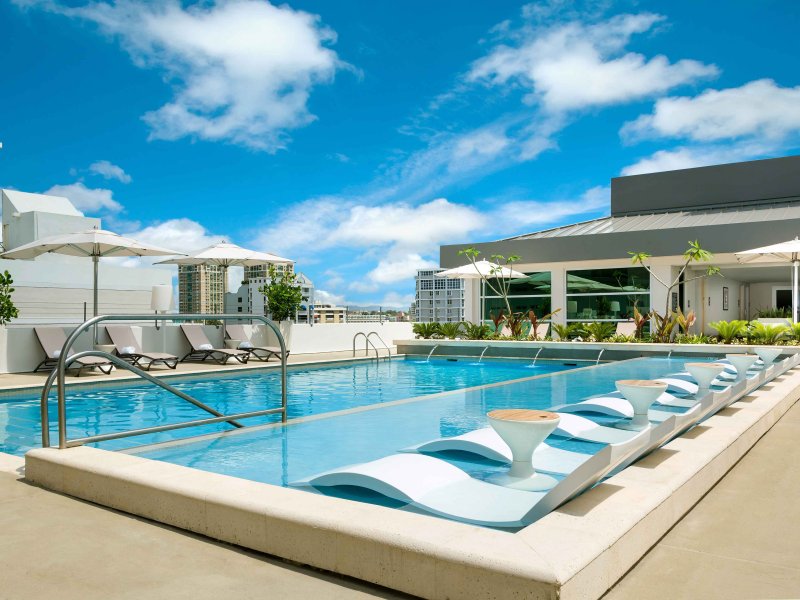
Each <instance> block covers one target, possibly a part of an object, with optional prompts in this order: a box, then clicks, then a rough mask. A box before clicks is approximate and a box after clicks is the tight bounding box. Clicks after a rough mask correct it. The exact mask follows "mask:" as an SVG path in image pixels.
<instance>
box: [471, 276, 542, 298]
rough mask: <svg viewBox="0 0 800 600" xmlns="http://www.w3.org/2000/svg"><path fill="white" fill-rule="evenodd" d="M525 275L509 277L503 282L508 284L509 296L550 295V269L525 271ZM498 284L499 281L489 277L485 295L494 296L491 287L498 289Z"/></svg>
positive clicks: (499, 283)
mask: <svg viewBox="0 0 800 600" xmlns="http://www.w3.org/2000/svg"><path fill="white" fill-rule="evenodd" d="M525 275H526V277H525V279H511V280H506V281H505V282H503V283H504V284H505V285H508V295H509V296H539V295H546V296H549V295H550V291H551V287H550V286H551V281H550V277H551V276H550V271H544V272H541V273H525ZM500 285H501V282H500V281H498V280H497V279H489V281H488V282H487V284H486V295H487V296H496V295H497V294H496V293H495V292H493V291H492V288H494V289H495V290H500ZM490 286H491V287H490Z"/></svg>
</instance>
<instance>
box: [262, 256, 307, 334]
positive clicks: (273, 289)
mask: <svg viewBox="0 0 800 600" xmlns="http://www.w3.org/2000/svg"><path fill="white" fill-rule="evenodd" d="M258 291H259V292H261V293H262V294H264V300H265V302H264V310H265V311H266V312H267V313H268V314H269V317H270V319H272V320H273V321H277V322H278V327H280V330H281V333H282V334H283V337H284V338H286V343H287V345H288V344H289V338H290V336H291V323H290V321H289V319H291V317H292V316H293V315H295V314H296V313H297V310H298V309H299V308H300V305H301V303H302V302H303V294H302V291H301V289H300V285H299V284H298V283H297V275H295V274H294V273H293V272H292V271H289V270H285V269H276V268H275V265H269V280H268V281H267V283H266V284H264V285H263V286H261V287H260V288H258Z"/></svg>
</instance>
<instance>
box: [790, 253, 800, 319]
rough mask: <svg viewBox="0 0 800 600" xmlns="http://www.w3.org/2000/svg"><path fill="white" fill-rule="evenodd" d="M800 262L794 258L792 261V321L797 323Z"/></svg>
mask: <svg viewBox="0 0 800 600" xmlns="http://www.w3.org/2000/svg"><path fill="white" fill-rule="evenodd" d="M799 264H800V261H798V260H794V261H792V323H797V309H798V306H797V296H798V292H797V286H798V283H800V282H798V279H797V266H798V265H799Z"/></svg>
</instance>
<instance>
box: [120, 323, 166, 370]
mask: <svg viewBox="0 0 800 600" xmlns="http://www.w3.org/2000/svg"><path fill="white" fill-rule="evenodd" d="M106 331H107V332H108V336H109V337H110V338H111V341H112V342H113V343H114V348H115V350H116V353H117V355H118V356H119V357H120V358H124V359H125V360H129V361H130V362H131V364H133V365H134V366H136V367H139V368H141V369H144V370H145V371H149V370H150V367H152V366H153V365H159V364H161V365H164V366H165V367H168V368H170V369H174V368H176V367H177V366H178V357H177V356H175V355H174V354H169V353H167V352H145V351H144V350H142V347H141V345H140V344H139V340H137V339H136V336H135V335H134V333H133V328H132V327H131V326H130V325H106Z"/></svg>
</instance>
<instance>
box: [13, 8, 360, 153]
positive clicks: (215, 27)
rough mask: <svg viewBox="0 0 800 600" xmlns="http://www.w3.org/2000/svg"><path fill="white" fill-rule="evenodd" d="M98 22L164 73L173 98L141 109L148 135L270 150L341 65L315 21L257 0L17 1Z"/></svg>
mask: <svg viewBox="0 0 800 600" xmlns="http://www.w3.org/2000/svg"><path fill="white" fill-rule="evenodd" d="M17 4H19V5H22V6H25V7H40V8H43V9H46V10H49V11H51V12H56V13H59V14H61V15H65V16H67V17H72V18H76V19H81V20H85V21H89V22H92V23H94V24H96V25H97V26H98V27H99V29H100V30H101V31H102V32H104V33H105V34H107V35H109V36H113V37H114V38H115V39H117V40H119V42H120V44H121V45H122V47H123V48H124V49H125V50H126V51H127V52H128V54H129V55H130V56H131V59H132V60H133V62H134V64H135V65H136V66H137V67H140V68H144V69H156V70H158V71H160V72H162V73H163V74H164V79H165V80H166V81H167V82H169V83H170V84H171V85H172V87H173V91H174V96H173V98H172V99H171V100H170V101H169V102H167V103H166V104H164V105H163V106H161V107H160V108H157V109H155V110H153V111H151V112H148V113H147V114H146V115H144V120H145V122H146V123H147V124H148V125H149V126H150V130H151V132H150V137H151V139H164V140H175V139H179V138H182V137H187V136H189V137H196V138H199V139H204V140H214V141H225V142H231V143H234V144H240V145H243V146H247V147H249V148H253V149H257V150H265V151H269V152H274V151H276V150H279V149H281V148H283V147H284V146H285V145H286V143H287V135H288V134H287V131H289V130H292V129H296V128H298V127H303V126H305V125H307V124H309V123H310V122H311V121H313V120H314V118H315V117H314V116H313V115H312V114H311V113H310V112H309V110H308V99H309V96H310V94H311V91H312V89H313V88H314V86H316V85H319V84H324V83H329V82H331V81H332V80H333V78H334V75H335V73H336V71H337V70H339V69H341V68H343V67H346V65H345V63H344V62H342V61H341V60H340V59H339V57H338V56H337V54H336V52H334V51H333V50H331V49H330V48H329V47H328V46H329V45H330V44H332V43H334V42H335V41H336V33H335V32H334V31H333V30H331V29H330V28H328V27H325V26H324V25H322V23H321V21H320V18H319V17H318V16H317V15H313V14H310V13H307V12H303V11H300V10H294V9H292V8H291V7H289V6H287V5H286V4H283V5H280V6H275V5H272V4H270V3H269V2H266V1H263V0H228V1H219V2H216V3H214V2H201V3H197V4H194V5H191V6H183V5H182V3H181V2H179V1H178V0H153V1H152V2H142V1H135V0H117V1H115V2H103V1H96V2H87V3H84V4H81V5H78V6H73V5H71V4H67V3H66V2H63V3H62V2H57V1H54V0H17Z"/></svg>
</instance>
